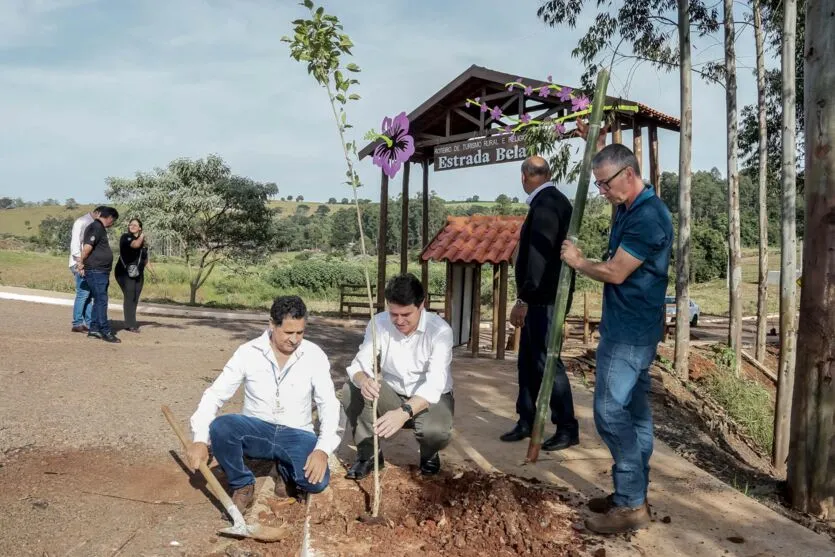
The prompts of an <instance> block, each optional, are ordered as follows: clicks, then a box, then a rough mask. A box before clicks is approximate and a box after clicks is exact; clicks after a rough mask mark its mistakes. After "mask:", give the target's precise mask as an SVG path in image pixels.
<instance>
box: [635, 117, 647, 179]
mask: <svg viewBox="0 0 835 557" xmlns="http://www.w3.org/2000/svg"><path fill="white" fill-rule="evenodd" d="M632 152H633V153H635V158H636V159H638V168H640V169H641V175H643V173H644V137H643V131H642V129H641V124H640V123H639V122H638V119H637V118H635V119H634V120H633V121H632Z"/></svg>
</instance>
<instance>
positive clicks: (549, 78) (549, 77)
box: [545, 74, 554, 83]
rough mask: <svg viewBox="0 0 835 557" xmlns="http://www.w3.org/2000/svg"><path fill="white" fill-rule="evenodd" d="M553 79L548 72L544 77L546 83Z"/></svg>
mask: <svg viewBox="0 0 835 557" xmlns="http://www.w3.org/2000/svg"><path fill="white" fill-rule="evenodd" d="M553 79H554V78H553V77H552V76H551V74H548V77H547V78H545V81H547V82H548V83H551V81H553Z"/></svg>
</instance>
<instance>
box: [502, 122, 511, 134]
mask: <svg viewBox="0 0 835 557" xmlns="http://www.w3.org/2000/svg"><path fill="white" fill-rule="evenodd" d="M504 131H506V132H508V133H510V132H512V131H513V126H511V125H510V124H508V125H506V126H505V127H504Z"/></svg>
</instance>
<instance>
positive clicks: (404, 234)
mask: <svg viewBox="0 0 835 557" xmlns="http://www.w3.org/2000/svg"><path fill="white" fill-rule="evenodd" d="M410 167H411V165H410V164H409V161H406V163H405V164H404V165H403V192H402V194H401V199H400V208H401V211H400V274H403V273H405V272H406V271H408V270H409V168H410Z"/></svg>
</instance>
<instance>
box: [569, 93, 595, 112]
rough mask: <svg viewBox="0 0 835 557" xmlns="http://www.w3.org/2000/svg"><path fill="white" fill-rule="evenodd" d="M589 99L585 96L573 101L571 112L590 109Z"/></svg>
mask: <svg viewBox="0 0 835 557" xmlns="http://www.w3.org/2000/svg"><path fill="white" fill-rule="evenodd" d="M589 104H591V103H590V102H589V98H588V97H587V96H585V95H583V96H582V97H579V98H575V99H571V110H572V111H574V112H578V111H580V110H585V109H587V108H588V107H589Z"/></svg>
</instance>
